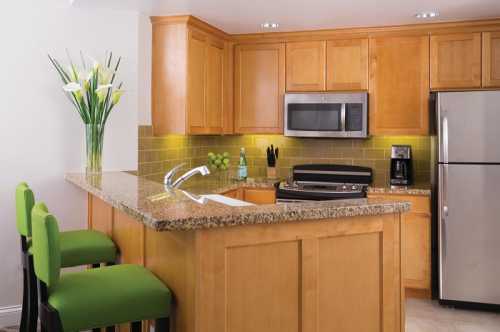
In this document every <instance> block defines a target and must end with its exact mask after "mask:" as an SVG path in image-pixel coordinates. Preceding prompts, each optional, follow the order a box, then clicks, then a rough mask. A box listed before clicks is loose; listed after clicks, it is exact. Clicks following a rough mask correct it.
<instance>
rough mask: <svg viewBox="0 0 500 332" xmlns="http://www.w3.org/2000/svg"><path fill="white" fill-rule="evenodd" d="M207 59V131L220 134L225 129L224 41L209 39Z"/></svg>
mask: <svg viewBox="0 0 500 332" xmlns="http://www.w3.org/2000/svg"><path fill="white" fill-rule="evenodd" d="M206 61H207V76H206V95H205V107H206V108H205V111H206V121H207V122H206V132H207V133H210V134H219V133H222V131H223V118H222V114H223V112H222V110H223V77H224V42H222V41H219V40H209V42H208V45H207V58H206Z"/></svg>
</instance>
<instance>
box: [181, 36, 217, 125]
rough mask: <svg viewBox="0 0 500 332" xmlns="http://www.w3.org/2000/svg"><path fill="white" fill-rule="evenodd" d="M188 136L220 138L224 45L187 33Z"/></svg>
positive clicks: (209, 38)
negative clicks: (204, 135) (217, 136)
mask: <svg viewBox="0 0 500 332" xmlns="http://www.w3.org/2000/svg"><path fill="white" fill-rule="evenodd" d="M188 53H189V62H188V68H189V79H188V96H189V97H188V127H189V132H188V133H189V134H222V132H223V98H224V96H223V77H224V42H222V41H219V40H216V39H214V38H212V37H210V36H208V35H207V34H204V33H201V32H198V31H196V30H192V29H191V30H190V31H189V52H188Z"/></svg>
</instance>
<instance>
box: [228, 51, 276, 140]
mask: <svg viewBox="0 0 500 332" xmlns="http://www.w3.org/2000/svg"><path fill="white" fill-rule="evenodd" d="M234 70H235V82H234V83H235V91H234V93H235V132H236V133H241V134H244V133H249V134H250V133H255V134H258V133H262V134H265V133H282V132H283V95H284V92H285V44H282V43H277V44H262V45H261V44H258V45H253V44H251V45H238V46H236V48H235V68H234Z"/></svg>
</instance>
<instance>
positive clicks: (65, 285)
mask: <svg viewBox="0 0 500 332" xmlns="http://www.w3.org/2000/svg"><path fill="white" fill-rule="evenodd" d="M48 293H49V296H48V303H49V304H50V305H51V306H52V307H53V308H54V309H56V310H57V312H58V313H59V317H60V319H61V323H62V326H63V327H64V331H84V330H88V329H92V328H96V327H102V326H110V325H115V324H118V323H127V322H131V321H132V322H135V321H142V320H147V319H155V318H157V317H164V316H165V315H166V314H168V313H169V312H170V303H171V297H172V296H171V294H170V291H169V289H168V288H167V287H165V286H164V285H163V284H162V282H161V281H160V280H158V279H157V278H156V277H155V276H154V275H153V274H152V273H151V272H150V271H148V270H146V269H144V268H142V267H140V266H137V265H115V266H110V267H102V268H100V269H90V270H86V271H83V272H79V273H68V274H66V275H62V276H61V278H60V280H59V282H58V283H57V284H55V285H54V286H53V287H49V291H48Z"/></svg>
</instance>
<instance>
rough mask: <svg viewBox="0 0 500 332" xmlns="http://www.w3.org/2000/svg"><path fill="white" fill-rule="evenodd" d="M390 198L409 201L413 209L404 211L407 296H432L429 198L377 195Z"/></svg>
mask: <svg viewBox="0 0 500 332" xmlns="http://www.w3.org/2000/svg"><path fill="white" fill-rule="evenodd" d="M370 197H384V198H387V199H391V200H400V201H409V202H411V203H412V208H411V210H410V212H408V213H403V214H402V217H401V219H402V223H401V237H402V239H403V248H402V257H403V262H404V264H405V266H404V273H403V276H404V282H403V283H404V285H405V287H406V288H407V289H408V290H409V291H408V292H407V295H409V296H411V295H413V294H415V296H418V297H422V296H424V297H430V295H431V210H430V197H428V196H406V195H378V194H370Z"/></svg>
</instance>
